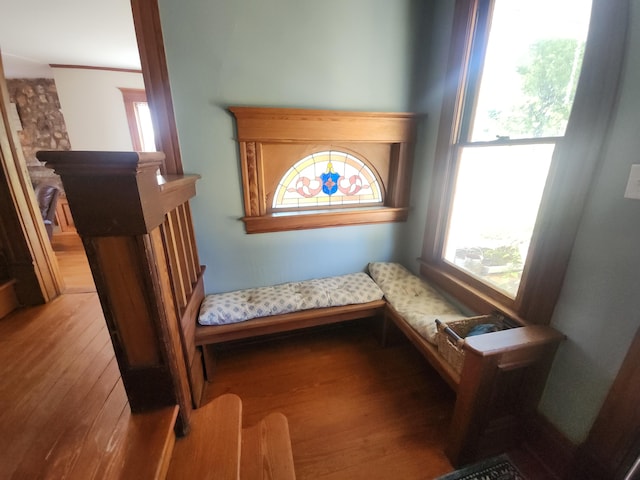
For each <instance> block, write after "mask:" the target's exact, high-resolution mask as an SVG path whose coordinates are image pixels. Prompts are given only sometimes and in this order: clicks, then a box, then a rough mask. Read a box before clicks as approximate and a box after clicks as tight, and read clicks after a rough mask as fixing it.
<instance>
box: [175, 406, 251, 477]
mask: <svg viewBox="0 0 640 480" xmlns="http://www.w3.org/2000/svg"><path fill="white" fill-rule="evenodd" d="M241 431H242V402H241V400H240V397H238V396H237V395H233V394H225V395H221V396H220V397H218V398H216V399H215V400H213V401H212V402H211V403H209V404H207V405H204V406H202V407H200V408H199V409H197V410H194V411H193V413H192V415H191V432H190V433H189V434H188V435H187V436H185V437H184V438H179V439H177V440H176V443H175V446H174V449H173V457H172V459H171V464H170V465H169V471H168V474H167V479H169V480H171V479H176V480H177V479H180V480H182V479H185V478H193V479H198V480H205V479H211V480H214V479H215V480H238V478H239V476H240V434H241Z"/></svg>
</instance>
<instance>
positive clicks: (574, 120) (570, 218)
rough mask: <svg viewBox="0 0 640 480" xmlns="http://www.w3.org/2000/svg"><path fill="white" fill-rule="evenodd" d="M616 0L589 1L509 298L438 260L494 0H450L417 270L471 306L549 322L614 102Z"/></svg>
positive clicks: (618, 50)
mask: <svg viewBox="0 0 640 480" xmlns="http://www.w3.org/2000/svg"><path fill="white" fill-rule="evenodd" d="M615 3H616V5H610V4H608V2H606V1H604V0H594V1H593V7H592V15H591V17H592V19H593V20H592V22H591V25H590V27H589V34H588V38H587V45H586V48H585V55H584V61H583V66H582V72H581V75H580V80H579V83H578V87H577V91H576V96H575V99H574V104H573V109H572V112H571V116H570V118H569V123H568V125H567V130H566V133H565V135H564V137H561V138H559V139H558V141H557V144H556V149H555V151H554V154H553V159H552V164H551V167H550V171H549V176H548V180H547V183H546V185H545V192H544V194H543V198H542V202H541V205H540V209H539V214H538V219H537V221H536V226H535V229H534V233H533V237H532V240H531V246H530V249H529V255H528V258H527V264H526V265H525V269H524V271H523V274H522V280H521V286H520V289H519V291H518V294H517V296H516V298H515V299H512V298H510V297H507V296H506V295H503V294H501V293H500V292H499V291H497V290H495V289H493V288H491V287H490V286H489V285H487V284H485V283H483V282H480V281H479V280H477V279H475V278H473V277H472V276H470V275H468V274H466V273H464V272H463V271H462V270H460V269H457V268H455V267H454V266H452V265H450V264H448V263H446V262H445V261H444V259H443V257H444V256H443V250H444V238H445V234H446V229H447V222H448V218H449V213H450V212H449V209H450V207H451V199H452V192H453V186H454V182H455V176H456V167H457V158H456V157H455V151H456V148H455V144H456V143H457V141H458V138H457V137H456V136H457V135H458V132H460V130H461V122H462V118H463V112H465V111H466V110H467V109H473V108H474V107H473V105H469V104H466V105H465V102H464V100H465V93H466V94H468V93H469V92H475V89H477V88H478V85H477V84H476V83H474V82H473V81H472V82H468V77H469V75H468V73H469V71H470V70H471V69H477V68H478V65H481V64H482V62H483V58H481V57H476V58H472V57H471V52H472V45H473V42H474V41H475V42H476V45H477V44H478V42H484V43H486V41H487V38H488V35H487V33H488V31H487V28H485V27H484V26H483V25H486V23H484V24H483V18H486V17H483V15H482V13H481V12H482V10H483V9H484V10H485V11H486V12H488V13H489V15H490V14H491V9H492V6H493V0H457V1H456V5H455V9H454V23H453V31H452V37H451V45H450V50H449V60H448V67H447V76H446V89H445V95H444V99H443V109H442V113H441V117H440V126H439V132H438V139H437V145H436V159H435V165H434V171H433V176H432V178H431V189H430V197H429V205H428V212H427V225H426V229H425V236H424V243H423V251H422V258H421V267H420V272H421V274H422V275H423V276H425V277H426V278H428V279H429V280H430V281H432V282H433V283H435V284H436V285H438V286H439V287H440V288H442V289H443V290H444V291H446V292H447V293H449V294H451V295H452V296H453V297H455V298H457V299H458V300H459V301H461V302H462V303H463V304H465V305H466V306H467V307H469V308H470V309H472V310H474V311H477V312H479V313H488V312H490V311H492V310H496V309H498V310H501V311H503V312H505V313H506V314H508V315H510V316H512V317H515V318H519V319H521V320H523V321H526V322H529V323H538V324H548V323H549V322H550V321H551V317H552V315H553V311H554V308H555V305H556V302H557V299H558V297H559V295H560V290H561V288H562V283H563V280H564V275H565V272H566V270H567V266H568V263H569V258H570V255H571V250H572V246H573V242H574V240H575V236H576V233H577V230H578V225H579V221H580V217H581V214H582V209H583V206H584V203H585V200H586V197H587V194H588V190H589V187H590V184H591V181H592V178H593V173H594V171H595V169H596V166H597V164H598V163H599V161H600V157H601V150H602V145H603V143H604V138H605V136H606V133H607V128H608V123H609V119H610V118H611V115H612V112H613V110H614V107H615V100H616V96H617V85H618V78H619V75H620V71H621V66H622V59H623V57H624V43H625V34H624V32H625V26H626V20H625V13H624V11H625V9H626V7H625V6H624V2H622V1H620V2H618V1H616V2H615ZM473 62H475V63H473ZM478 62H479V63H478Z"/></svg>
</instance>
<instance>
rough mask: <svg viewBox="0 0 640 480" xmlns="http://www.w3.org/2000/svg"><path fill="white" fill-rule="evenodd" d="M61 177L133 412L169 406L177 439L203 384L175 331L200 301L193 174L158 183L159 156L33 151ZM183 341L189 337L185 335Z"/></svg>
mask: <svg viewBox="0 0 640 480" xmlns="http://www.w3.org/2000/svg"><path fill="white" fill-rule="evenodd" d="M37 157H38V159H39V160H41V161H43V162H46V165H47V167H49V168H52V169H54V170H55V172H56V173H57V174H59V175H60V177H61V179H62V183H63V186H64V189H65V192H66V196H67V200H68V201H69V208H70V209H71V213H72V215H73V218H74V220H75V224H76V228H77V231H78V233H79V235H80V236H81V238H82V241H83V244H84V247H85V250H86V252H87V257H88V259H89V264H90V266H91V271H92V274H93V277H94V280H95V283H96V289H97V291H98V295H99V297H100V301H101V304H102V309H103V311H104V316H105V320H106V322H107V325H108V327H109V332H110V334H111V340H112V343H113V346H114V350H115V353H116V358H117V359H118V364H119V367H120V372H121V374H122V379H123V383H124V385H125V388H126V390H127V395H128V398H129V403H130V405H131V410H132V411H133V412H140V411H146V410H152V409H156V408H161V407H165V406H168V405H175V404H177V405H178V406H179V407H180V412H179V416H178V423H177V430H178V432H179V433H186V431H187V430H188V427H189V418H190V415H191V409H192V407H193V406H194V405H196V406H197V405H198V403H199V401H200V394H201V391H202V387H203V385H204V379H203V377H202V368H201V366H199V365H200V363H201V362H199V357H198V355H199V352H196V350H195V346H194V342H193V338H191V339H189V338H187V336H185V333H184V332H183V328H181V326H180V325H181V324H182V325H185V326H186V325H191V324H193V327H191V328H192V329H193V328H194V327H195V315H196V313H197V308H198V306H199V304H200V301H201V300H202V297H203V295H204V287H203V284H202V273H203V271H204V267H202V266H200V265H199V260H198V253H197V249H196V245H195V236H194V233H193V224H192V221H191V213H190V208H189V203H188V201H189V199H190V198H191V197H193V196H194V195H195V183H196V181H197V179H198V178H199V176H198V175H170V176H161V175H159V172H160V168H161V166H162V165H163V161H164V154H163V153H161V152H153V153H138V152H80V151H71V152H62V151H55V152H53V151H52V152H38V154H37ZM186 332H187V335H188V332H189V330H188V329H187V330H186Z"/></svg>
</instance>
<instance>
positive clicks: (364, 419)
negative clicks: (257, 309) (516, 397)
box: [207, 322, 454, 479]
mask: <svg viewBox="0 0 640 480" xmlns="http://www.w3.org/2000/svg"><path fill="white" fill-rule="evenodd" d="M222 393H235V394H237V395H239V396H240V397H241V398H242V402H243V419H244V423H245V425H244V426H245V427H248V426H251V425H253V424H254V423H256V422H258V421H259V420H260V419H261V418H262V417H264V416H265V415H267V414H268V413H270V412H281V413H283V414H284V415H286V417H287V418H288V420H289V429H290V433H291V441H292V448H293V457H294V462H295V466H296V475H297V478H298V479H388V478H405V479H430V478H434V477H436V476H438V475H441V474H443V473H446V472H448V471H451V470H452V469H453V468H452V467H451V465H450V464H449V462H448V460H447V458H446V457H445V455H444V453H443V448H444V439H445V438H446V431H447V427H448V424H449V420H450V417H451V411H452V405H453V400H454V396H453V393H452V392H451V391H450V390H449V388H448V387H447V385H446V384H445V383H444V382H443V381H442V380H441V379H440V377H438V375H437V374H435V372H433V371H432V370H431V369H430V368H429V367H428V366H427V365H426V364H425V362H424V360H423V359H422V357H420V355H419V354H418V353H417V352H416V351H415V350H414V349H413V348H412V347H411V346H409V345H408V344H401V345H397V346H393V347H388V348H386V349H383V348H381V347H380V346H379V345H378V343H377V340H376V339H375V338H374V337H373V335H372V334H371V331H370V329H369V328H367V327H366V326H363V325H362V324H361V323H356V322H352V323H349V324H343V325H340V326H338V327H336V328H331V329H324V330H319V331H314V332H313V333H310V334H304V335H295V336H291V337H288V338H283V339H276V340H272V341H269V342H267V343H258V344H253V345H247V346H241V347H237V348H233V349H228V350H225V351H222V352H221V353H220V355H219V358H218V363H217V370H216V373H215V379H214V382H213V383H212V384H210V386H209V389H208V391H207V396H208V398H214V397H216V396H218V395H220V394H222Z"/></svg>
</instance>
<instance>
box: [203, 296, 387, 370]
mask: <svg viewBox="0 0 640 480" xmlns="http://www.w3.org/2000/svg"><path fill="white" fill-rule="evenodd" d="M386 305H387V303H386V302H385V301H384V300H375V301H373V302H367V303H358V304H353V305H343V306H340V307H327V308H313V309H310V310H303V311H300V312H293V313H285V314H282V315H272V316H269V317H261V318H254V319H252V320H248V321H246V322H239V323H230V324H228V325H198V326H196V328H195V333H194V341H195V345H196V346H198V347H200V348H201V349H202V354H203V360H204V373H205V377H206V378H207V380H209V381H211V380H212V379H213V370H214V368H215V351H214V349H215V345H217V344H220V343H224V342H230V341H233V340H243V339H248V338H254V337H259V336H263V335H270V334H274V333H283V332H291V331H295V330H300V329H303V328H309V327H316V326H320V325H329V324H332V323H339V322H345V321H348V320H356V319H360V318H369V317H377V316H379V317H382V316H383V314H384V310H385V307H386Z"/></svg>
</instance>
